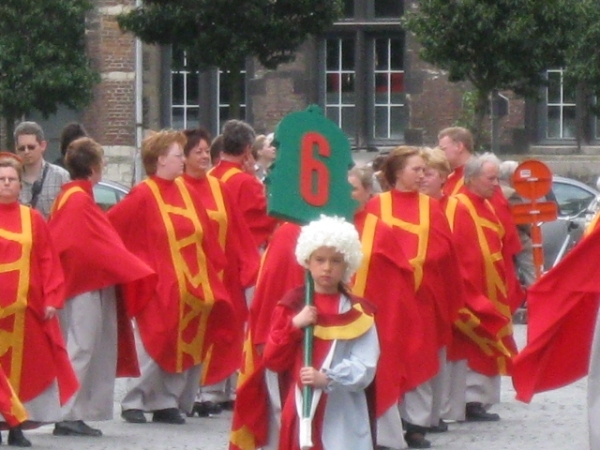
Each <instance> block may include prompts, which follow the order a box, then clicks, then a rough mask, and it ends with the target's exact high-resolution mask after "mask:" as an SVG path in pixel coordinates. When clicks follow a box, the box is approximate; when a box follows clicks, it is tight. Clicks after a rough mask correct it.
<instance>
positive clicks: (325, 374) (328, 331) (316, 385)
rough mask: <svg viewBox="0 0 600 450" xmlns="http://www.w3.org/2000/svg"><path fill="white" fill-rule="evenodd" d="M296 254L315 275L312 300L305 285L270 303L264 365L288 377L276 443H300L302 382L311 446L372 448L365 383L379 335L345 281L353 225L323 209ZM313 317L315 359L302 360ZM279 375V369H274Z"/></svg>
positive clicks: (354, 260)
mask: <svg viewBox="0 0 600 450" xmlns="http://www.w3.org/2000/svg"><path fill="white" fill-rule="evenodd" d="M296 259H297V260H298V262H299V263H300V264H301V265H302V266H304V267H305V268H306V269H307V270H308V271H309V272H310V273H311V275H312V278H313V280H314V291H315V295H314V304H313V305H312V306H307V305H304V292H305V287H304V286H302V287H299V288H297V289H294V290H292V291H290V292H288V294H287V295H286V296H284V298H283V299H282V300H281V301H280V302H279V303H278V304H277V306H276V308H275V309H274V311H273V318H272V325H271V332H270V334H269V338H268V341H267V344H266V346H265V351H264V355H263V356H264V362H265V366H266V367H267V368H268V369H270V370H273V371H275V372H278V373H280V374H285V375H286V376H287V377H288V379H290V381H291V380H293V384H292V383H290V386H288V389H287V390H286V389H282V391H283V392H287V395H286V397H285V399H284V404H283V407H282V414H281V435H280V440H279V449H280V450H283V449H286V450H293V449H299V448H300V443H299V422H300V416H299V414H301V411H302V408H301V403H302V397H301V391H300V389H301V388H302V386H311V387H312V388H313V400H312V414H313V420H312V425H311V428H312V441H313V448H314V449H317V450H318V449H323V450H335V449H344V450H345V449H349V448H352V449H356V450H371V449H373V439H372V437H373V436H372V433H371V427H370V424H371V420H370V418H369V408H368V406H367V395H366V394H365V389H366V388H367V387H368V386H369V385H370V384H371V382H372V381H373V377H374V375H375V368H376V365H377V360H378V357H379V343H378V340H377V333H376V330H375V325H374V320H373V311H372V308H371V307H370V306H369V305H368V304H367V302H366V301H365V300H363V299H360V298H357V297H354V296H352V295H350V294H349V293H348V292H347V290H346V289H345V283H347V282H348V281H349V280H350V277H351V276H352V275H353V274H354V272H356V270H357V269H358V267H359V266H360V264H361V260H362V251H361V243H360V240H359V237H358V233H357V231H356V229H355V228H354V226H353V225H351V224H350V223H348V222H346V221H345V220H344V219H341V218H338V217H326V216H321V218H320V219H319V220H316V221H314V222H311V223H309V224H308V225H306V226H304V227H302V231H301V233H300V236H299V238H298V244H297V246H296ZM310 325H314V345H313V365H312V367H304V364H303V329H304V328H306V327H307V326H310ZM280 378H282V377H280Z"/></svg>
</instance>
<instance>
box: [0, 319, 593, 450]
mask: <svg viewBox="0 0 600 450" xmlns="http://www.w3.org/2000/svg"><path fill="white" fill-rule="evenodd" d="M525 328H526V326H525V325H516V326H515V334H516V337H517V342H518V344H519V347H522V346H523V343H524V341H525V333H526V329H525ZM123 391H124V384H123V382H122V381H121V380H119V382H118V386H117V393H116V395H115V419H114V420H112V421H109V422H98V423H90V425H93V426H98V427H99V428H101V429H102V431H103V432H104V436H103V437H101V438H77V437H55V436H52V427H51V426H46V427H42V428H39V429H37V430H32V431H29V432H27V436H28V437H29V438H30V439H31V440H32V442H33V445H34V447H36V448H39V449H44V448H47V449H61V450H67V449H77V450H87V449H89V450H100V449H111V450H114V449H132V450H146V449H147V450H150V449H152V450H158V449H160V450H162V449H164V450H170V449H173V450H174V449H178V450H187V449H195V450H226V449H227V440H228V432H229V426H230V421H231V413H230V412H225V413H223V414H221V415H220V416H217V417H214V418H203V419H200V418H198V417H194V418H188V419H187V423H186V424H185V425H163V424H152V423H148V424H142V425H135V424H127V423H125V422H123V421H122V420H121V419H120V417H119V413H120V408H119V405H118V400H119V399H120V398H121V396H122V395H123ZM585 397H586V381H585V380H581V381H579V382H577V383H575V384H572V385H570V386H567V387H565V388H562V389H559V390H556V391H551V392H548V393H544V394H539V395H537V396H535V397H534V399H533V401H532V403H531V404H529V405H527V404H524V403H521V402H518V401H516V400H515V399H514V390H513V388H512V384H511V381H510V379H508V378H506V379H504V380H503V385H502V403H501V404H500V405H497V406H495V407H494V408H493V412H497V413H498V414H500V416H501V418H502V420H501V421H500V422H495V423H452V424H450V429H449V431H448V432H447V433H442V434H430V435H428V438H430V439H431V441H432V444H433V445H432V448H434V449H435V448H438V449H444V450H506V449H516V450H563V449H564V450H574V449H577V450H585V449H588V448H589V444H588V431H587V416H586V404H585V402H586V400H585ZM4 439H5V441H6V433H5V435H4ZM349 450H351V449H349Z"/></svg>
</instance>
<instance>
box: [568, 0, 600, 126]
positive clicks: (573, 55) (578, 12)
mask: <svg viewBox="0 0 600 450" xmlns="http://www.w3.org/2000/svg"><path fill="white" fill-rule="evenodd" d="M572 14H573V15H575V16H576V17H577V18H578V24H577V27H575V28H574V29H573V30H571V33H570V34H569V36H570V38H571V44H570V46H569V48H568V51H567V54H566V61H565V69H566V71H565V82H566V83H567V85H569V87H571V88H575V87H578V86H579V87H581V88H582V89H583V91H584V93H586V94H589V95H590V96H594V97H596V98H600V2H598V1H597V0H581V1H577V2H573V5H572ZM591 109H592V110H593V112H594V113H596V114H597V115H598V114H600V106H599V105H598V102H597V101H596V102H591Z"/></svg>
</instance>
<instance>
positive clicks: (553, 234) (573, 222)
mask: <svg viewBox="0 0 600 450" xmlns="http://www.w3.org/2000/svg"><path fill="white" fill-rule="evenodd" d="M599 196H600V192H598V191H597V190H596V189H594V188H592V187H590V186H588V185H587V184H585V183H582V182H580V181H577V180H573V179H571V178H565V177H560V176H553V177H552V190H551V191H550V193H549V194H548V196H547V200H549V201H554V202H556V204H557V206H558V218H557V219H556V220H555V221H552V222H545V223H543V224H542V240H543V248H544V269H545V270H548V269H550V268H552V267H553V266H554V265H556V263H557V262H558V261H560V260H561V259H562V258H563V257H564V255H565V254H566V253H567V252H568V251H569V250H570V249H571V248H572V247H573V246H574V245H575V244H576V243H577V242H579V240H580V239H581V236H582V235H583V231H584V230H585V228H586V227H587V225H588V224H589V222H590V220H591V219H592V217H593V216H594V215H595V213H596V212H597V211H599V210H600V200H599Z"/></svg>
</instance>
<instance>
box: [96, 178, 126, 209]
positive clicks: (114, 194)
mask: <svg viewBox="0 0 600 450" xmlns="http://www.w3.org/2000/svg"><path fill="white" fill-rule="evenodd" d="M120 194H121V193H120V192H119V191H117V190H116V189H114V188H111V187H110V186H105V185H103V184H96V185H95V186H94V200H96V203H97V204H98V206H100V208H102V209H103V210H104V211H107V210H109V209H110V208H111V207H112V206H114V205H116V204H117V202H118V201H119V200H120V199H121V197H122V196H121V195H120Z"/></svg>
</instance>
